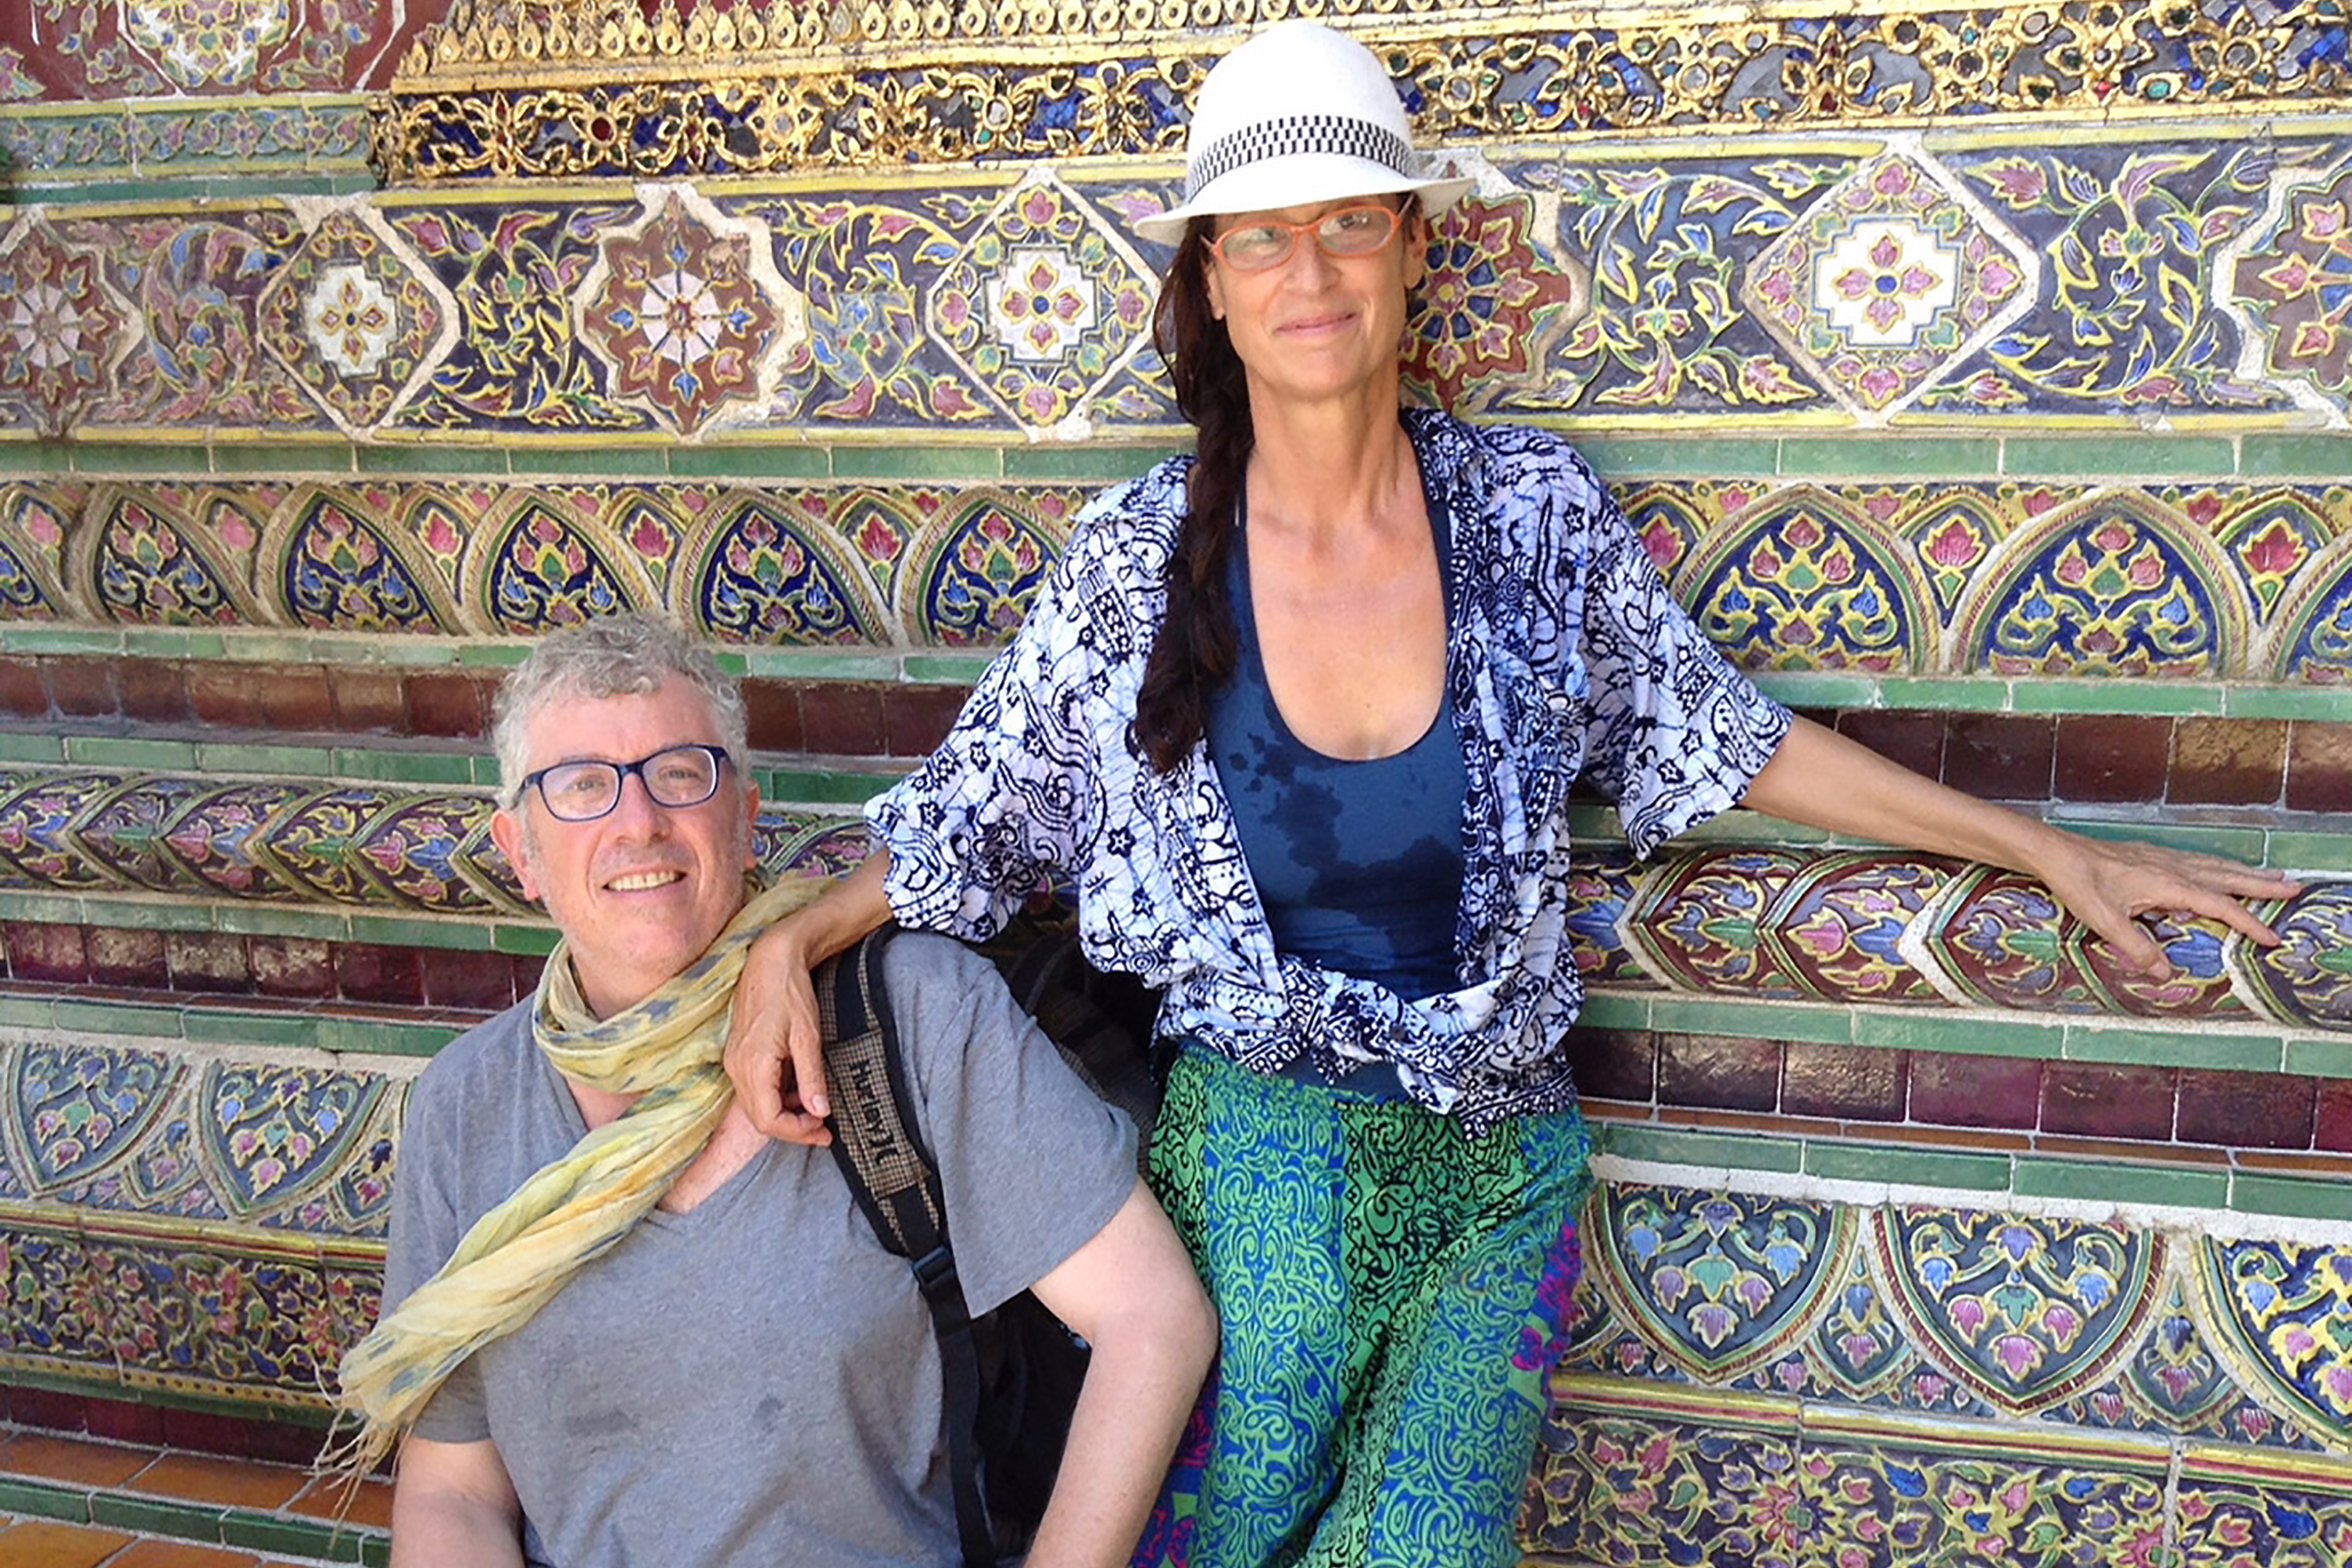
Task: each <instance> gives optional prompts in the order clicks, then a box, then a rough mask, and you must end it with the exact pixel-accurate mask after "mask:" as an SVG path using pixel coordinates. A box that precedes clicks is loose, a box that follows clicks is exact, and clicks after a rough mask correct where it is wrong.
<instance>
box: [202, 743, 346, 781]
mask: <svg viewBox="0 0 2352 1568" xmlns="http://www.w3.org/2000/svg"><path fill="white" fill-rule="evenodd" d="M196 766H198V767H200V768H202V769H204V771H205V772H206V773H296V774H299V775H301V776H303V777H305V778H310V777H321V776H324V775H326V774H329V773H333V772H334V767H335V754H334V752H331V751H329V750H328V749H327V748H325V747H323V746H268V745H261V746H255V745H226V744H215V743H210V742H207V743H205V744H203V745H200V746H199V747H198V748H197V760H196Z"/></svg>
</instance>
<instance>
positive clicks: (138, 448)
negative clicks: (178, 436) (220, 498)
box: [73, 440, 212, 478]
mask: <svg viewBox="0 0 2352 1568" xmlns="http://www.w3.org/2000/svg"><path fill="white" fill-rule="evenodd" d="M73 456H74V472H76V473H78V474H186V475H189V476H190V477H192V478H198V477H201V476H203V475H205V474H208V473H210V472H211V471H212V461H211V454H210V453H209V452H207V451H205V447H204V445H203V443H201V442H198V441H193V440H191V441H188V442H185V443H181V442H167V441H156V442H152V443H150V442H146V441H84V442H78V443H76V445H75V447H74V455H73Z"/></svg>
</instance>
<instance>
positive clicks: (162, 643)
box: [122, 626, 228, 658]
mask: <svg viewBox="0 0 2352 1568" xmlns="http://www.w3.org/2000/svg"><path fill="white" fill-rule="evenodd" d="M122 651H123V652H125V653H127V654H131V655H132V656H134V657H135V658H226V655H227V652H228V639H227V638H226V637H222V636H221V634H220V633H218V632H199V631H192V630H190V629H189V628H187V627H185V626H125V627H123V628H122Z"/></svg>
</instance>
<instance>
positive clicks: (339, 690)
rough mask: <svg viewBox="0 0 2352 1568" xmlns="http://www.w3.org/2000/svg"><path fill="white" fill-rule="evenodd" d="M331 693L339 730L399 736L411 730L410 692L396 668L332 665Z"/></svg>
mask: <svg viewBox="0 0 2352 1568" xmlns="http://www.w3.org/2000/svg"><path fill="white" fill-rule="evenodd" d="M327 690H328V693H329V695H330V696H331V698H332V700H333V703H334V710H335V728H336V729H338V730H341V731H362V730H365V731H375V732H377V733H379V734H387V735H396V734H398V733H400V732H401V731H403V730H405V729H406V728H407V727H408V693H407V689H406V686H405V683H404V680H403V679H402V677H401V674H400V672H399V671H398V670H396V669H368V668H344V667H342V666H331V667H329V668H328V670H327Z"/></svg>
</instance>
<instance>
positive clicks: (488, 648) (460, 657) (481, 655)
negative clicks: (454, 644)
mask: <svg viewBox="0 0 2352 1568" xmlns="http://www.w3.org/2000/svg"><path fill="white" fill-rule="evenodd" d="M527 658H530V644H528V643H504V642H492V643H467V644H465V645H463V646H462V647H459V648H458V649H457V663H458V665H459V666H460V667H462V668H473V669H511V668H514V667H515V666H516V665H519V664H520V663H521V662H522V661H523V660H524V659H527Z"/></svg>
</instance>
